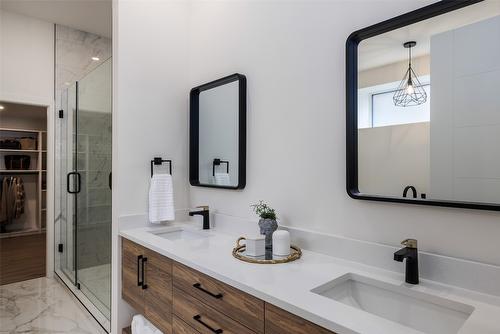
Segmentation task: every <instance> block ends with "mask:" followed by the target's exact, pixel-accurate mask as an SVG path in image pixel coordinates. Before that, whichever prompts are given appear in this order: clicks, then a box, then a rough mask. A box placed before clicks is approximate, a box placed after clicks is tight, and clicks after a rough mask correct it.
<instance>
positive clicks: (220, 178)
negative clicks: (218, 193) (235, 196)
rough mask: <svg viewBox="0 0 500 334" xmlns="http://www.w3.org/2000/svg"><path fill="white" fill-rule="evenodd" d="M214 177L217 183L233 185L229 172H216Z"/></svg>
mask: <svg viewBox="0 0 500 334" xmlns="http://www.w3.org/2000/svg"><path fill="white" fill-rule="evenodd" d="M214 179H215V184H216V185H218V186H230V185H231V180H230V178H229V173H215V176H214Z"/></svg>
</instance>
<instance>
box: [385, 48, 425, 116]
mask: <svg viewBox="0 0 500 334" xmlns="http://www.w3.org/2000/svg"><path fill="white" fill-rule="evenodd" d="M415 45H417V42H415V41H410V42H406V43H404V44H403V46H404V47H405V48H406V49H408V69H407V70H406V73H405V75H404V77H403V80H401V83H400V84H399V86H398V88H397V90H396V92H394V96H393V97H392V100H393V101H394V105H395V106H397V107H411V106H418V105H419V104H422V103H425V101H427V93H426V92H425V90H424V88H423V87H422V84H421V83H420V80H418V77H417V74H416V73H415V72H414V71H413V69H412V67H411V48H413V47H414V46H415Z"/></svg>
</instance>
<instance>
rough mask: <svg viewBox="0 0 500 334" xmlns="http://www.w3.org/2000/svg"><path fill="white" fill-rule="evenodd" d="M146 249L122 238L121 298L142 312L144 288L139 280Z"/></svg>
mask: <svg viewBox="0 0 500 334" xmlns="http://www.w3.org/2000/svg"><path fill="white" fill-rule="evenodd" d="M145 252H146V249H145V248H144V247H142V246H140V245H138V244H136V243H134V242H132V241H130V240H128V239H125V238H122V298H123V299H124V300H125V301H126V302H127V303H129V304H130V306H132V307H133V308H134V309H135V310H136V311H137V312H139V313H142V314H144V289H143V288H142V286H141V284H140V282H141V279H142V277H141V274H142V272H141V265H142V263H141V261H142V258H143V256H144V253H145Z"/></svg>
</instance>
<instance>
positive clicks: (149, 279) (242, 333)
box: [122, 238, 335, 334]
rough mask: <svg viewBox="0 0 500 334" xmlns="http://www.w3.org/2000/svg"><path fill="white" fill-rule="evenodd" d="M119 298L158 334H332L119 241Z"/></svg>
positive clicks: (254, 298) (208, 278) (144, 250)
mask: <svg viewBox="0 0 500 334" xmlns="http://www.w3.org/2000/svg"><path fill="white" fill-rule="evenodd" d="M122 298H123V299H124V300H125V301H127V302H128V303H129V304H130V305H131V306H132V307H134V308H135V310H136V311H137V312H139V313H141V314H143V315H144V316H145V317H146V318H147V319H148V320H149V321H151V322H152V323H153V324H154V325H155V326H156V327H158V328H159V329H160V330H161V331H162V332H163V333H164V334H171V333H173V334H213V333H224V334H226V333H227V334H335V333H333V332H331V331H329V330H327V329H325V328H323V327H320V326H318V325H315V324H313V323H311V322H309V321H307V320H305V319H302V318H300V317H298V316H295V315H293V314H291V313H289V312H286V311H284V310H282V309H280V308H278V307H276V306H273V305H271V304H269V303H265V302H264V301H262V300H260V299H258V298H256V297H254V296H252V295H249V294H248V293H245V292H243V291H240V290H238V289H236V288H233V287H232V286H229V285H227V284H225V283H223V282H221V281H219V280H216V279H215V278H213V277H210V276H208V275H205V274H203V273H200V272H199V271H197V270H194V269H192V268H190V267H187V266H185V265H182V264H180V263H177V262H175V261H172V260H171V259H169V258H167V257H165V256H162V255H160V254H158V253H156V252H153V251H151V250H149V249H146V248H145V247H142V246H140V245H138V244H136V243H134V242H132V241H130V240H127V239H125V238H122ZM124 333H127V332H125V331H124Z"/></svg>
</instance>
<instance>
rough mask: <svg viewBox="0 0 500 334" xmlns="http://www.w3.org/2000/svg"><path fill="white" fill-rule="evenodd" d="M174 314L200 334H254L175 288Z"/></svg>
mask: <svg viewBox="0 0 500 334" xmlns="http://www.w3.org/2000/svg"><path fill="white" fill-rule="evenodd" d="M174 314H175V315H176V316H178V317H179V318H180V319H182V320H183V321H184V322H185V323H186V324H188V325H190V326H191V327H193V328H194V329H195V330H197V331H198V332H199V333H200V334H214V333H224V334H255V332H253V331H251V330H250V329H248V328H246V327H245V326H243V325H240V324H239V323H237V322H236V321H234V320H233V319H231V318H229V317H228V316H226V315H224V314H222V313H221V312H219V311H217V310H215V309H213V308H211V307H210V306H207V305H206V304H205V303H202V302H200V301H199V300H197V299H196V298H194V297H192V296H190V295H188V294H186V293H185V292H183V291H181V290H179V289H177V288H175V287H174Z"/></svg>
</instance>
